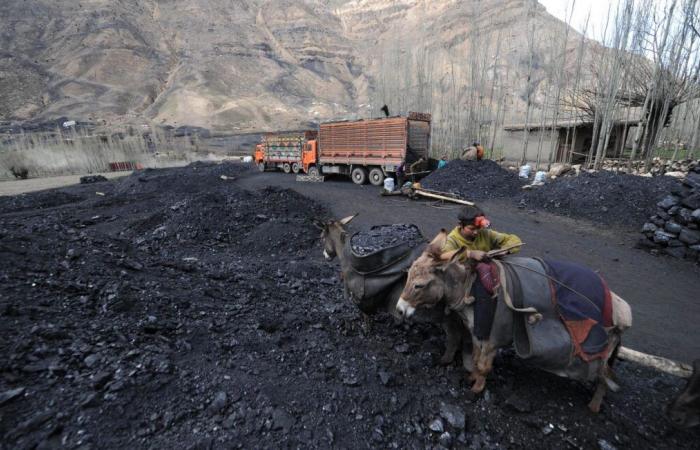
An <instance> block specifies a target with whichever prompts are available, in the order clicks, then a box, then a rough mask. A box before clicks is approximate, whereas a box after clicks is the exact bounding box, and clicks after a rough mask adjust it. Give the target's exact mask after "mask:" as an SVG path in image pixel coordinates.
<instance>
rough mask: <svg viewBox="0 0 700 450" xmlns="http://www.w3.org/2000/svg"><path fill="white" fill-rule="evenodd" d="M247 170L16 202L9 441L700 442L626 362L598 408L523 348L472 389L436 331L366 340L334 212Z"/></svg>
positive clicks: (113, 444) (4, 319)
mask: <svg viewBox="0 0 700 450" xmlns="http://www.w3.org/2000/svg"><path fill="white" fill-rule="evenodd" d="M222 176H225V178H222ZM244 176H255V172H248V171H247V169H246V168H245V167H244V166H241V165H236V164H222V165H199V164H197V165H193V166H191V167H186V168H180V169H163V170H149V171H140V172H137V173H135V174H133V175H132V176H130V177H127V178H124V179H121V180H115V181H110V182H102V183H99V184H88V185H78V186H74V187H70V188H64V189H59V190H52V191H46V192H44V193H39V194H28V195H24V196H20V197H10V198H1V199H0V354H1V355H2V356H3V357H2V359H0V416H1V417H2V420H0V439H1V442H2V444H1V445H0V448H3V449H5V448H54V447H65V448H168V449H169V448H173V447H178V448H185V449H219V448H280V447H282V448H286V447H302V448H329V447H340V448H360V447H366V446H371V447H380V448H416V447H419V448H426V447H430V448H435V447H437V446H442V447H446V448H447V447H461V448H464V447H474V448H502V447H510V446H516V445H517V446H522V447H537V448H539V447H543V446H544V447H551V448H564V447H567V446H572V447H573V448H594V447H596V446H599V447H601V448H612V446H619V447H638V448H642V447H651V448H660V447H672V448H692V447H693V446H696V443H697V437H698V435H697V433H695V432H693V431H690V432H675V431H671V428H670V425H668V424H666V423H665V422H664V421H663V420H660V419H659V410H660V408H661V406H660V405H663V404H665V403H667V402H668V401H669V399H670V398H671V397H672V396H673V395H675V394H676V393H677V392H678V391H679V389H680V387H681V385H682V382H680V381H679V380H677V379H675V378H673V377H670V376H667V375H661V374H658V373H654V372H651V371H649V370H646V369H642V368H639V367H636V366H632V365H629V364H626V363H625V362H624V361H623V362H621V363H619V364H617V365H616V372H617V374H618V376H619V381H620V384H621V385H622V391H621V392H620V393H610V394H609V395H608V396H607V397H606V402H605V404H604V408H603V411H602V412H601V414H600V415H598V416H592V415H591V414H590V413H589V412H588V409H587V408H586V406H585V405H586V403H587V402H588V401H589V400H590V394H591V393H590V391H589V390H588V389H587V388H586V387H585V386H584V385H581V384H579V383H574V382H572V381H570V380H565V379H562V378H558V377H555V376H553V375H548V374H546V373H544V372H541V371H536V370H533V369H529V368H528V367H527V366H526V365H524V364H523V363H522V362H519V361H518V360H516V359H515V357H514V356H513V354H512V352H508V351H506V352H503V353H501V355H500V356H499V357H498V358H497V359H496V369H495V371H494V373H493V374H492V375H491V376H490V378H489V383H488V388H487V392H486V393H485V394H484V395H482V396H479V397H476V398H475V397H473V396H472V395H470V393H469V384H468V381H467V378H466V376H465V373H464V371H463V369H462V368H461V367H459V366H458V365H457V364H454V365H451V366H448V367H442V366H439V365H438V364H437V362H438V359H439V356H440V354H441V352H442V350H443V345H444V342H443V341H444V338H443V333H442V331H441V330H439V329H438V327H436V326H433V325H431V324H414V325H413V326H411V327H410V328H407V327H403V326H395V325H394V324H393V322H392V321H391V320H390V319H389V318H388V317H382V316H380V317H377V318H375V322H374V323H373V324H372V331H371V332H370V333H367V332H364V331H363V330H362V326H361V321H360V319H359V314H358V311H357V309H356V308H355V307H354V306H353V305H352V304H351V302H350V301H348V300H346V299H345V297H344V295H343V286H342V284H341V282H340V279H339V276H338V273H337V266H334V265H331V264H328V263H327V262H326V261H324V260H323V258H322V256H321V255H322V249H321V247H320V245H319V244H318V236H319V233H318V230H317V229H316V228H315V227H314V226H313V225H312V221H311V219H312V218H319V219H323V218H328V216H327V214H325V212H324V210H323V208H321V207H320V206H319V204H318V203H317V202H315V201H313V200H311V199H308V198H306V197H303V196H301V195H298V194H297V193H295V192H292V191H289V190H285V189H264V190H259V191H247V190H244V189H241V188H239V187H238V186H237V185H236V182H235V181H232V179H231V178H237V177H244ZM96 192H100V193H101V194H104V195H97V194H96ZM379 207H381V206H379Z"/></svg>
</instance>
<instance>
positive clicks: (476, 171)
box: [421, 159, 522, 200]
mask: <svg viewBox="0 0 700 450" xmlns="http://www.w3.org/2000/svg"><path fill="white" fill-rule="evenodd" d="M421 185H422V186H423V187H425V188H427V189H432V190H435V191H440V192H448V193H451V194H456V195H458V196H460V197H462V198H464V199H467V200H489V199H494V198H504V197H510V196H513V195H515V194H517V193H518V192H520V189H521V187H522V182H521V181H520V180H519V179H518V176H517V174H515V173H512V172H509V171H507V170H506V169H504V168H502V167H501V166H499V165H498V164H497V163H496V162H494V161H491V160H481V161H462V160H459V159H457V160H454V161H450V162H449V163H448V164H447V166H446V167H444V168H442V169H439V170H436V171H434V172H433V173H431V174H430V175H428V176H427V177H425V178H424V179H423V180H421Z"/></svg>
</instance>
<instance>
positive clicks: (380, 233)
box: [350, 223, 425, 256]
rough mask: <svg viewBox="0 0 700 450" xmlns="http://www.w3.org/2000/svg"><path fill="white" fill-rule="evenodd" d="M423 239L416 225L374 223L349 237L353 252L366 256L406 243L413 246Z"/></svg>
mask: <svg viewBox="0 0 700 450" xmlns="http://www.w3.org/2000/svg"><path fill="white" fill-rule="evenodd" d="M424 241H425V239H424V238H423V235H422V234H421V232H420V230H419V229H418V227H417V226H415V225H412V224H403V223H400V224H393V225H376V226H373V227H371V228H370V229H369V230H364V231H359V232H357V233H355V234H354V235H353V236H352V239H350V246H351V247H352V251H353V253H354V254H356V255H358V256H366V255H369V254H372V253H375V252H377V251H379V250H382V249H385V248H389V247H395V246H397V245H401V244H406V245H407V246H408V247H410V248H414V247H415V246H417V245H420V244H421V243H422V242H424Z"/></svg>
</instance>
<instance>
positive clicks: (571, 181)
mask: <svg viewBox="0 0 700 450" xmlns="http://www.w3.org/2000/svg"><path fill="white" fill-rule="evenodd" d="M678 183H679V182H678V181H677V180H676V179H674V178H672V177H665V176H660V177H640V176H636V175H627V174H623V173H615V172H609V171H600V172H583V173H581V174H580V175H579V176H577V177H561V178H558V179H556V180H552V181H549V182H547V184H545V185H544V186H540V187H537V188H535V189H532V190H529V191H527V192H524V193H523V194H522V196H521V197H520V206H521V207H527V208H531V207H532V208H543V209H546V210H548V211H550V212H553V213H555V214H558V215H563V216H569V217H573V218H580V219H587V220H590V221H592V222H594V223H602V224H606V225H612V226H616V227H620V228H630V229H638V227H640V226H641V224H643V223H644V221H645V220H646V219H647V218H648V217H649V216H650V215H652V214H653V213H654V211H655V209H656V203H657V202H658V201H659V200H661V198H663V197H664V196H665V195H666V194H667V193H668V192H669V191H670V190H671V188H672V187H673V186H676V185H678Z"/></svg>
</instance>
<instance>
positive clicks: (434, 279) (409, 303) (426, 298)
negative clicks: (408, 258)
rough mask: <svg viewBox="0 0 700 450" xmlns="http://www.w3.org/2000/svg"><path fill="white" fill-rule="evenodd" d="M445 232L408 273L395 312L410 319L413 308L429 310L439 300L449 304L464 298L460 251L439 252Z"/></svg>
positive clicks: (465, 274) (464, 275) (464, 272)
mask: <svg viewBox="0 0 700 450" xmlns="http://www.w3.org/2000/svg"><path fill="white" fill-rule="evenodd" d="M446 239H447V232H446V231H445V230H442V231H441V232H440V234H438V235H437V236H436V237H435V239H433V241H432V242H431V243H430V245H428V247H427V248H426V249H425V251H423V254H422V255H421V256H420V257H419V258H418V259H416V260H415V262H414V263H413V264H412V265H411V268H410V269H409V270H408V278H407V280H406V286H405V287H404V289H403V292H402V293H401V298H399V301H398V303H397V304H396V309H397V311H398V313H399V314H400V315H402V316H405V317H410V316H412V315H413V314H414V313H415V312H416V309H417V308H432V307H434V306H435V305H437V304H438V303H439V302H440V301H441V300H445V301H446V302H447V304H451V303H453V302H456V301H458V300H460V299H461V298H462V297H463V296H464V289H465V287H464V283H465V281H466V280H467V278H468V275H469V269H468V268H467V267H466V266H465V265H464V264H462V263H460V262H459V257H460V255H461V254H462V252H463V251H464V250H457V251H452V252H447V253H442V250H441V249H442V246H443V244H444V243H445V240H446Z"/></svg>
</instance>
